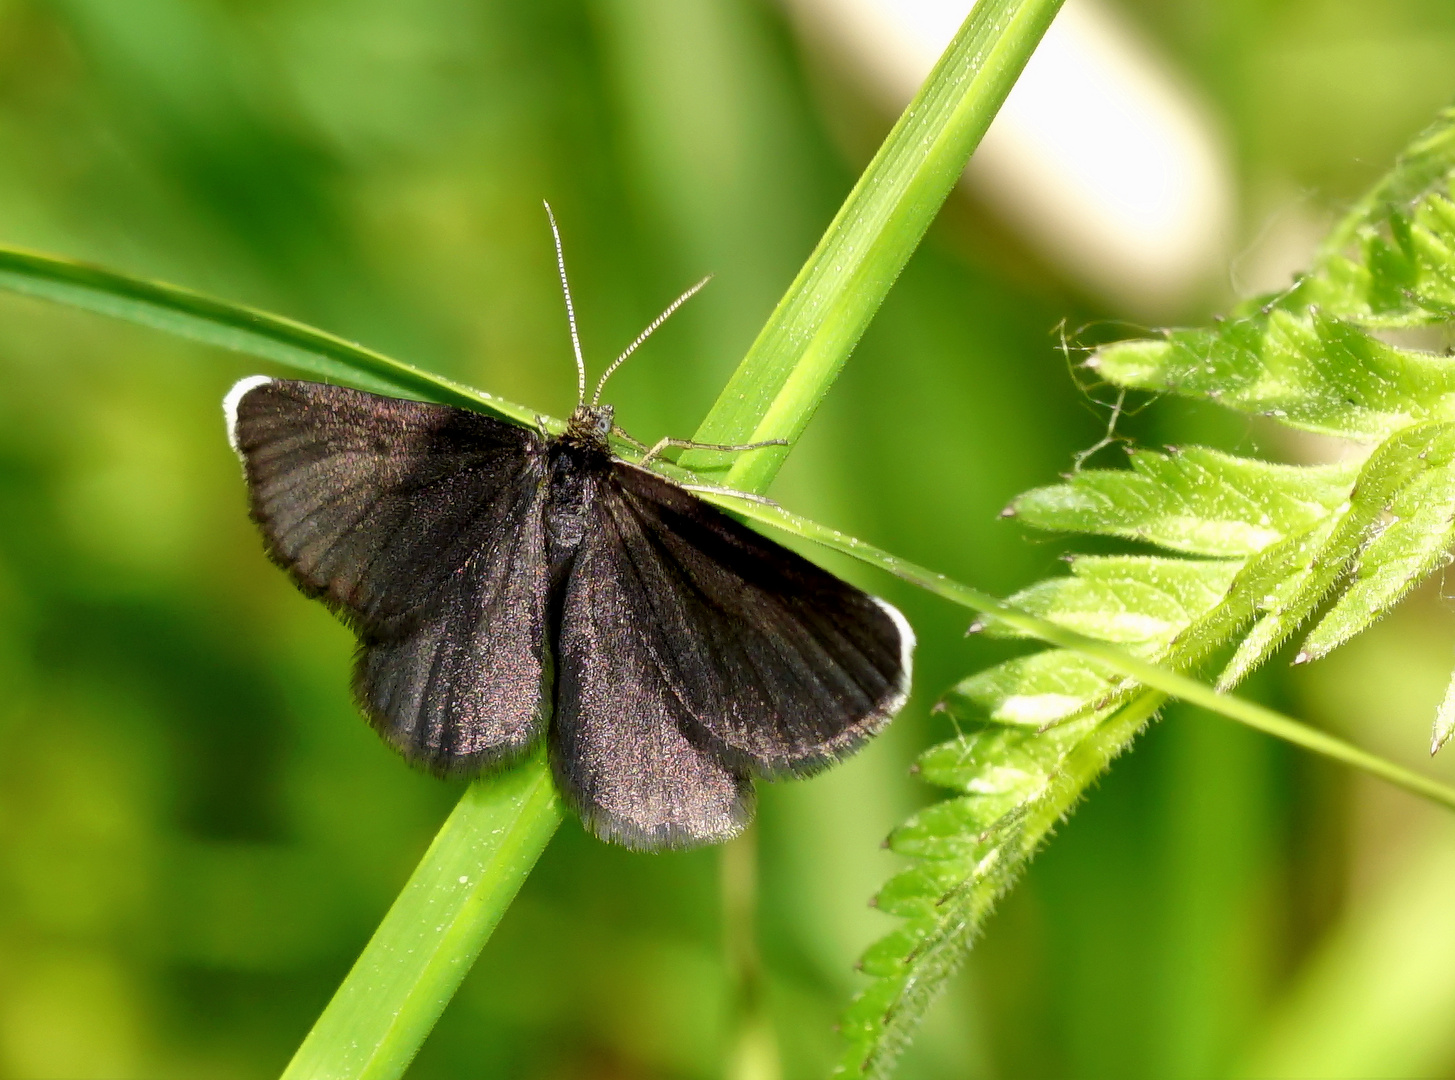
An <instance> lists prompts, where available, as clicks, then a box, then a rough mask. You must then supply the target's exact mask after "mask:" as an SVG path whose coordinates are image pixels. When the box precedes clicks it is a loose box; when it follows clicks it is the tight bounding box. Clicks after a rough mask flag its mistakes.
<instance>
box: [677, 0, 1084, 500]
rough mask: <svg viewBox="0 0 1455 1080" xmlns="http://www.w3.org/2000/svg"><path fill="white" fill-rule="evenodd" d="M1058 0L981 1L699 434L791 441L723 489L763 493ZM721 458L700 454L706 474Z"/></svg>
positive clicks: (693, 462)
mask: <svg viewBox="0 0 1455 1080" xmlns="http://www.w3.org/2000/svg"><path fill="white" fill-rule="evenodd" d="M1061 3H1062V0H979V2H978V3H976V4H975V6H974V7H973V8H972V9H971V11H970V14H969V16H968V17H967V18H966V20H965V22H964V25H962V26H961V28H960V31H959V33H957V34H956V35H955V39H954V40H953V41H952V42H951V43H950V45H949V47H948V48H947V49H946V50H945V53H944V55H943V56H941V57H940V60H939V63H937V64H936V65H935V69H934V71H932V72H931V73H930V76H929V78H928V79H927V80H926V81H925V84H924V86H922V87H921V88H920V91H919V93H918V94H917V95H915V99H914V100H913V101H912V102H910V105H909V107H908V108H907V109H906V110H905V111H904V114H903V115H902V116H901V117H900V118H899V121H898V123H896V124H895V125H894V128H893V130H892V131H890V133H889V136H888V137H887V138H886V139H885V140H884V144H883V145H882V146H881V147H880V149H879V152H878V153H877V154H875V155H874V159H873V161H871V162H870V163H869V167H868V168H867V169H865V170H864V174H863V175H862V176H861V177H860V178H859V182H858V183H857V184H856V185H855V186H854V189H853V191H851V192H850V193H849V197H848V198H847V199H846V200H845V201H844V205H843V206H842V207H841V208H840V210H839V212H838V215H837V216H836V217H835V218H834V220H833V222H832V223H831V224H830V225H829V227H828V229H827V231H826V232H825V233H824V235H823V239H821V240H820V241H819V243H818V247H817V248H815V249H814V252H813V254H812V255H811V256H809V259H808V261H807V262H806V263H805V264H804V265H803V269H802V270H800V271H799V272H798V276H797V277H796V278H795V279H794V280H793V284H792V285H790V286H789V288H788V292H787V293H786V294H784V297H783V299H782V300H780V301H779V303H778V306H777V307H776V308H774V310H773V314H772V315H771V316H770V317H769V319H768V322H767V324H766V325H765V326H764V327H763V329H762V331H761V332H760V333H759V335H758V338H757V340H756V341H754V342H753V345H752V347H751V348H750V349H749V350H748V353H747V355H746V356H745V357H744V358H743V361H742V363H740V364H739V365H738V368H737V370H736V371H735V372H734V373H733V376H732V378H731V379H729V380H728V383H727V385H726V386H725V387H724V388H723V391H722V393H721V394H720V395H719V396H718V399H717V402H716V403H715V404H714V405H713V407H712V410H711V411H710V412H709V413H708V415H707V418H706V419H705V420H704V421H703V422H702V426H701V427H700V428H698V431H697V435H696V438H697V439H698V440H699V441H701V442H709V443H744V442H760V441H763V440H766V439H784V440H787V441H788V443H789V444H790V445H789V446H774V447H766V448H764V449H762V450H756V451H752V452H749V453H744V454H740V455H739V456H738V457H737V458H736V459H735V461H734V462H733V465H732V467H731V468H730V469H729V470H728V472H727V474H726V478H725V481H724V482H725V483H726V484H727V485H728V486H729V487H732V488H736V489H737V490H739V491H753V492H762V491H763V490H765V489H766V488H767V486H768V484H769V483H770V482H771V481H772V479H773V477H774V476H775V475H776V474H777V472H778V469H779V467H780V466H781V465H782V464H783V460H784V459H785V458H786V457H787V456H788V451H789V450H790V449H791V444H792V443H793V442H795V441H796V440H797V439H798V437H799V435H801V434H802V433H803V429H804V428H805V427H807V426H808V422H809V420H810V419H811V418H812V417H813V414H814V411H815V410H816V409H817V408H818V405H819V402H820V401H822V400H823V397H824V395H825V394H826V393H827V392H828V389H829V387H830V386H832V385H833V382H834V379H836V378H837V377H838V374H839V372H840V371H841V370H842V369H843V366H844V362H845V361H846V360H847V359H848V356H849V354H850V353H851V352H852V351H853V349H854V346H855V345H856V344H857V343H858V341H859V337H860V336H861V335H862V334H863V333H864V329H865V328H866V327H867V326H868V325H869V320H870V319H872V318H873V317H874V313H875V312H876V311H878V310H879V305H880V304H881V303H882V302H883V300H884V297H885V295H886V294H888V292H889V289H890V286H892V285H893V284H894V281H895V279H896V278H897V277H898V276H899V273H900V271H901V270H903V269H904V265H905V263H907V262H908V261H909V257H910V255H911V254H913V252H914V249H915V248H916V247H917V246H918V245H919V242H920V239H921V238H922V237H923V236H924V234H925V230H926V229H928V228H929V226H930V223H931V222H932V221H933V220H934V218H935V215H936V214H937V213H939V210H940V206H941V205H942V204H943V203H944V201H945V198H946V197H947V196H948V195H949V193H950V191H951V190H952V189H953V187H954V185H955V182H956V180H958V179H959V177H960V174H961V173H962V172H964V170H965V164H966V162H967V161H968V160H969V159H970V154H971V151H973V150H974V149H975V147H976V145H977V144H978V143H979V142H980V139H981V136H983V135H984V134H985V131H986V129H987V128H989V127H990V122H991V120H993V119H994V118H995V114H996V112H997V111H998V110H999V109H1000V106H1001V103H1002V102H1004V101H1005V97H1006V95H1007V94H1008V93H1010V88H1011V86H1013V85H1014V83H1015V80H1016V78H1017V77H1018V76H1019V75H1020V73H1021V70H1022V69H1023V68H1024V67H1025V65H1026V61H1027V60H1029V59H1030V56H1031V53H1032V52H1033V51H1034V50H1035V47H1036V45H1037V44H1039V43H1040V40H1041V37H1042V35H1044V34H1045V32H1046V28H1047V27H1048V26H1050V25H1051V20H1052V18H1054V17H1055V15H1056V12H1057V11H1059V10H1060V8H1061ZM721 460H722V459H721V457H720V456H715V455H713V454H711V453H710V452H703V451H697V452H693V453H691V454H688V455H684V458H683V462H682V463H683V465H684V466H686V467H687V468H696V469H698V470H702V469H704V468H707V467H709V465H711V464H713V463H720V462H721Z"/></svg>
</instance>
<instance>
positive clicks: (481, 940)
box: [283, 753, 562, 1080]
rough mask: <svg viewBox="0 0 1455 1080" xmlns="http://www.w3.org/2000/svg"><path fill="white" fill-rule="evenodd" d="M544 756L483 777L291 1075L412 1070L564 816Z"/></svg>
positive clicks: (303, 1078) (353, 1079) (373, 1076)
mask: <svg viewBox="0 0 1455 1080" xmlns="http://www.w3.org/2000/svg"><path fill="white" fill-rule="evenodd" d="M561 813H562V810H561V801H560V798H559V797H558V796H557V794H556V789H555V785H554V784H553V783H552V782H551V775H550V770H549V769H548V768H547V767H546V764H545V760H544V756H543V755H542V754H539V753H538V754H537V755H536V756H535V757H534V758H533V759H532V760H530V761H528V762H526V763H524V764H522V765H520V766H519V767H517V768H515V769H512V770H510V771H509V772H506V773H502V774H501V775H500V776H497V777H493V778H491V779H488V780H479V781H476V782H475V783H473V784H471V785H470V787H469V789H468V790H467V791H466V792H465V795H464V797H463V798H461V799H460V801H459V803H457V804H456V806H455V809H454V811H453V812H452V813H451V814H450V816H449V818H447V819H446V821H445V823H444V826H443V827H442V828H441V829H440V831H439V832H438V833H437V834H436V835H435V838H434V841H433V842H432V843H431V844H430V846H429V850H428V851H426V852H425V855H424V858H423V859H421V860H420V863H419V866H418V867H417V868H416V869H415V871H414V874H413V875H412V876H411V877H410V879H409V882H408V884H406V885H405V886H404V891H403V892H401V893H400V894H399V896H398V898H397V899H395V901H394V904H393V906H391V907H390V909H389V912H388V914H387V915H385V916H384V921H383V922H381V923H380V924H379V928H378V929H377V930H375V931H374V936H373V937H372V938H371V939H370V940H369V944H368V945H367V946H366V947H365V948H364V951H363V953H362V955H360V957H359V959H358V961H357V962H355V964H354V966H353V969H352V970H351V971H350V972H349V974H348V976H347V977H346V978H345V979H344V981H343V984H342V985H341V986H340V987H339V989H338V991H337V992H336V993H335V994H334V996H333V1000H332V1001H330V1002H329V1003H328V1007H327V1008H326V1009H325V1010H324V1011H323V1015H321V1016H320V1017H319V1018H318V1021H317V1023H315V1024H314V1025H313V1030H312V1031H310V1032H309V1033H308V1037H307V1038H306V1039H305V1040H304V1042H303V1045H302V1046H300V1047H299V1048H298V1052H297V1053H296V1054H295V1055H294V1056H293V1060H292V1062H291V1063H290V1064H289V1065H288V1068H287V1070H286V1071H285V1072H284V1073H283V1077H284V1080H325V1078H328V1080H343V1078H350V1080H383V1078H387V1077H397V1076H400V1075H402V1074H403V1073H404V1070H405V1069H406V1068H407V1067H408V1066H409V1063H410V1061H412V1060H413V1059H414V1055H415V1054H416V1053H417V1052H418V1051H419V1048H420V1046H421V1045H422V1044H423V1042H424V1039H425V1036H426V1035H428V1034H429V1032H430V1029H431V1028H432V1027H434V1024H435V1021H436V1020H438V1019H439V1016H440V1013H442V1012H443V1011H444V1008H445V1006H446V1005H447V1004H448V1003H449V1000H450V998H451V997H453V996H454V993H455V991H456V989H458V988H459V985H460V981H461V980H462V979H463V978H464V977H465V974H466V972H468V971H469V970H470V966H471V965H472V964H473V963H474V962H475V957H476V956H478V955H479V953H480V949H481V948H482V947H483V946H484V944H485V941H486V939H487V938H489V937H490V933H491V931H493V930H494V929H495V926H496V924H497V923H498V922H500V917H501V916H502V915H503V914H504V913H505V909H506V908H508V907H509V906H510V902H511V901H512V900H514V899H515V894H516V893H517V892H518V891H519V890H520V886H521V884H522V883H523V882H524V881H525V879H526V877H527V875H529V873H530V871H531V868H532V867H534V866H535V863H536V859H537V858H539V856H540V853H541V852H542V851H544V850H545V846H546V843H547V842H548V841H549V840H550V838H551V835H552V834H553V833H554V832H555V831H556V826H557V825H558V824H559V823H560V821H561Z"/></svg>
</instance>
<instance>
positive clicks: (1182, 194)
mask: <svg viewBox="0 0 1455 1080" xmlns="http://www.w3.org/2000/svg"><path fill="white" fill-rule="evenodd" d="M788 2H789V6H790V7H791V8H792V9H793V10H794V13H795V15H796V16H797V17H798V19H799V22H800V24H801V25H802V26H803V28H804V31H805V33H806V34H807V35H809V36H811V37H812V38H814V39H816V40H819V41H821V42H822V43H823V44H824V45H825V46H826V47H827V48H828V50H829V51H830V52H832V53H834V54H835V55H836V56H837V57H838V58H839V60H840V62H841V63H842V64H844V65H847V66H851V67H853V68H854V69H855V70H856V71H858V72H861V73H862V76H863V80H864V82H865V83H866V84H867V85H866V89H867V90H868V92H869V93H870V95H871V96H872V97H873V98H874V99H875V100H877V101H879V102H880V103H881V104H882V105H883V106H885V107H887V108H894V109H899V108H903V106H904V105H905V104H907V103H908V101H909V99H910V97H911V96H912V95H913V93H914V92H915V90H916V89H918V87H919V84H920V82H921V81H922V80H923V79H924V77H925V76H926V75H927V74H928V73H929V71H930V68H931V67H932V66H933V64H934V62H935V60H936V59H937V58H938V57H939V55H940V53H941V52H942V51H943V49H944V47H945V46H946V45H947V44H948V43H949V40H950V38H951V37H952V36H953V34H954V32H955V30H956V29H957V28H958V27H959V25H960V23H961V21H962V20H963V19H964V17H965V14H966V12H967V11H968V9H969V6H968V5H967V4H965V3H963V2H957V0H788ZM965 186H966V190H967V191H969V192H971V193H973V194H974V195H975V196H976V197H978V198H979V199H980V200H982V201H983V202H984V203H986V204H987V205H988V206H989V207H990V208H991V209H992V210H993V211H994V212H995V213H996V214H997V215H998V216H1000V217H1001V218H1003V219H1004V220H1005V222H1006V223H1007V224H1009V225H1010V226H1011V227H1012V228H1013V229H1015V230H1016V231H1017V232H1018V233H1019V234H1020V235H1021V236H1022V237H1023V238H1024V240H1025V242H1026V243H1027V244H1028V245H1030V246H1031V247H1033V248H1034V249H1036V250H1037V251H1039V252H1040V253H1041V255H1042V256H1043V257H1045V258H1046V259H1048V260H1049V261H1050V262H1052V263H1053V264H1054V265H1056V266H1057V267H1058V268H1059V269H1060V270H1061V271H1062V272H1063V273H1065V274H1066V276H1067V277H1068V278H1069V279H1071V280H1072V281H1074V282H1076V283H1077V284H1079V285H1080V286H1081V287H1083V288H1086V289H1088V290H1090V291H1092V292H1093V293H1096V294H1097V295H1099V296H1101V297H1102V298H1103V299H1105V300H1107V301H1108V302H1110V303H1112V304H1114V305H1115V306H1116V307H1117V308H1119V309H1120V310H1122V311H1124V312H1126V313H1127V314H1130V315H1134V316H1138V317H1142V318H1157V317H1165V316H1169V315H1173V314H1176V313H1177V312H1179V311H1180V310H1182V309H1184V308H1185V307H1186V306H1187V305H1189V304H1190V303H1192V302H1194V301H1195V300H1196V299H1197V298H1198V297H1200V296H1201V295H1203V294H1204V293H1205V292H1206V291H1207V290H1208V289H1209V287H1210V284H1211V283H1213V282H1214V281H1215V280H1216V279H1217V277H1218V275H1219V274H1220V273H1221V271H1222V268H1223V266H1224V263H1225V260H1226V257H1227V253H1228V243H1229V239H1230V237H1231V235H1232V232H1233V228H1234V218H1235V215H1236V207H1235V201H1236V200H1235V195H1234V180H1233V177H1232V173H1231V168H1230V166H1229V164H1228V160H1227V152H1226V150H1225V148H1224V146H1223V142H1222V138H1221V136H1220V133H1219V131H1218V127H1217V124H1216V123H1215V121H1214V120H1213V118H1212V117H1211V115H1210V114H1209V112H1208V111H1207V109H1206V108H1205V107H1204V106H1203V105H1202V103H1201V102H1200V101H1199V100H1198V99H1197V98H1196V96H1195V95H1194V94H1193V92H1192V91H1191V90H1190V89H1189V88H1188V87H1187V86H1185V85H1184V84H1183V83H1182V82H1181V81H1180V80H1179V79H1178V77H1177V76H1176V74H1175V73H1174V72H1173V71H1172V70H1171V68H1170V67H1169V66H1168V65H1167V64H1166V63H1164V62H1163V61H1162V59H1161V58H1160V57H1158V56H1157V55H1156V53H1155V51H1154V50H1153V49H1152V47H1151V46H1150V44H1149V43H1147V42H1145V41H1144V40H1143V39H1142V38H1141V37H1139V36H1138V35H1137V34H1136V33H1135V32H1134V31H1133V29H1132V28H1131V27H1130V26H1128V25H1127V24H1126V23H1125V22H1124V21H1123V20H1121V19H1120V18H1118V17H1117V16H1116V15H1115V13H1114V12H1112V11H1111V10H1109V9H1108V8H1107V7H1105V6H1104V5H1102V4H1101V3H1098V2H1097V0H1070V2H1068V3H1067V4H1066V6H1065V7H1064V8H1063V9H1062V11H1061V13H1060V14H1059V15H1058V16H1057V18H1056V21H1055V23H1053V24H1052V26H1051V29H1050V30H1049V31H1048V32H1047V34H1046V37H1045V39H1044V40H1043V41H1042V42H1041V45H1040V47H1039V48H1038V49H1037V51H1036V53H1035V55H1034V56H1033V57H1032V58H1031V61H1030V63H1029V64H1028V65H1027V67H1026V70H1025V72H1024V74H1023V75H1022V76H1021V79H1020V81H1019V82H1017V83H1016V86H1015V89H1014V90H1012V91H1011V94H1010V97H1009V98H1008V99H1007V100H1006V102H1005V105H1004V107H1003V108H1002V109H1001V111H1000V114H999V115H998V116H997V117H996V119H995V122H994V123H993V124H992V125H991V128H990V130H989V131H988V132H987V133H986V136H985V139H984V141H983V142H982V143H981V145H980V147H979V149H978V150H977V151H976V153H975V156H974V158H973V159H972V160H971V162H970V167H969V169H968V170H967V171H966V174H965Z"/></svg>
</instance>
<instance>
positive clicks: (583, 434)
mask: <svg viewBox="0 0 1455 1080" xmlns="http://www.w3.org/2000/svg"><path fill="white" fill-rule="evenodd" d="M612 420H613V409H612V407H611V406H610V405H577V406H576V411H575V412H573V413H572V414H571V419H570V420H569V421H567V423H566V439H567V440H568V441H570V442H573V443H576V444H577V445H578V446H597V447H601V448H602V449H605V448H606V447H607V446H608V445H609V443H608V441H607V440H608V437H609V436H610V435H611V428H612Z"/></svg>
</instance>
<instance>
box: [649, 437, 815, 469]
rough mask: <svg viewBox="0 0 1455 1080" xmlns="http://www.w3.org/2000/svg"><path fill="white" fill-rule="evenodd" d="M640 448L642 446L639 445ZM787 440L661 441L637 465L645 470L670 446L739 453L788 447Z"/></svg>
mask: <svg viewBox="0 0 1455 1080" xmlns="http://www.w3.org/2000/svg"><path fill="white" fill-rule="evenodd" d="M637 445H638V446H640V445H641V444H640V443H638V444H637ZM787 445H788V440H787V439H764V440H763V441H762V442H750V443H710V442H694V441H693V440H691V439H672V438H667V439H659V440H657V445H656V446H654V447H652V448H651V449H650V450H648V451H647V453H646V456H644V457H643V458H642V460H640V461H638V462H637V465H638V466H640V467H641V468H643V469H645V468H646V467H647V465H648V464H649V463H650V462H651V460H652V459H653V458H654V457H658V456H660V455H661V453H662V451H663V450H665V449H667V448H668V447H669V446H675V447H680V448H681V449H683V450H722V451H724V452H727V453H737V452H739V451H742V450H761V449H762V448H763V447H765V446H787Z"/></svg>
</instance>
